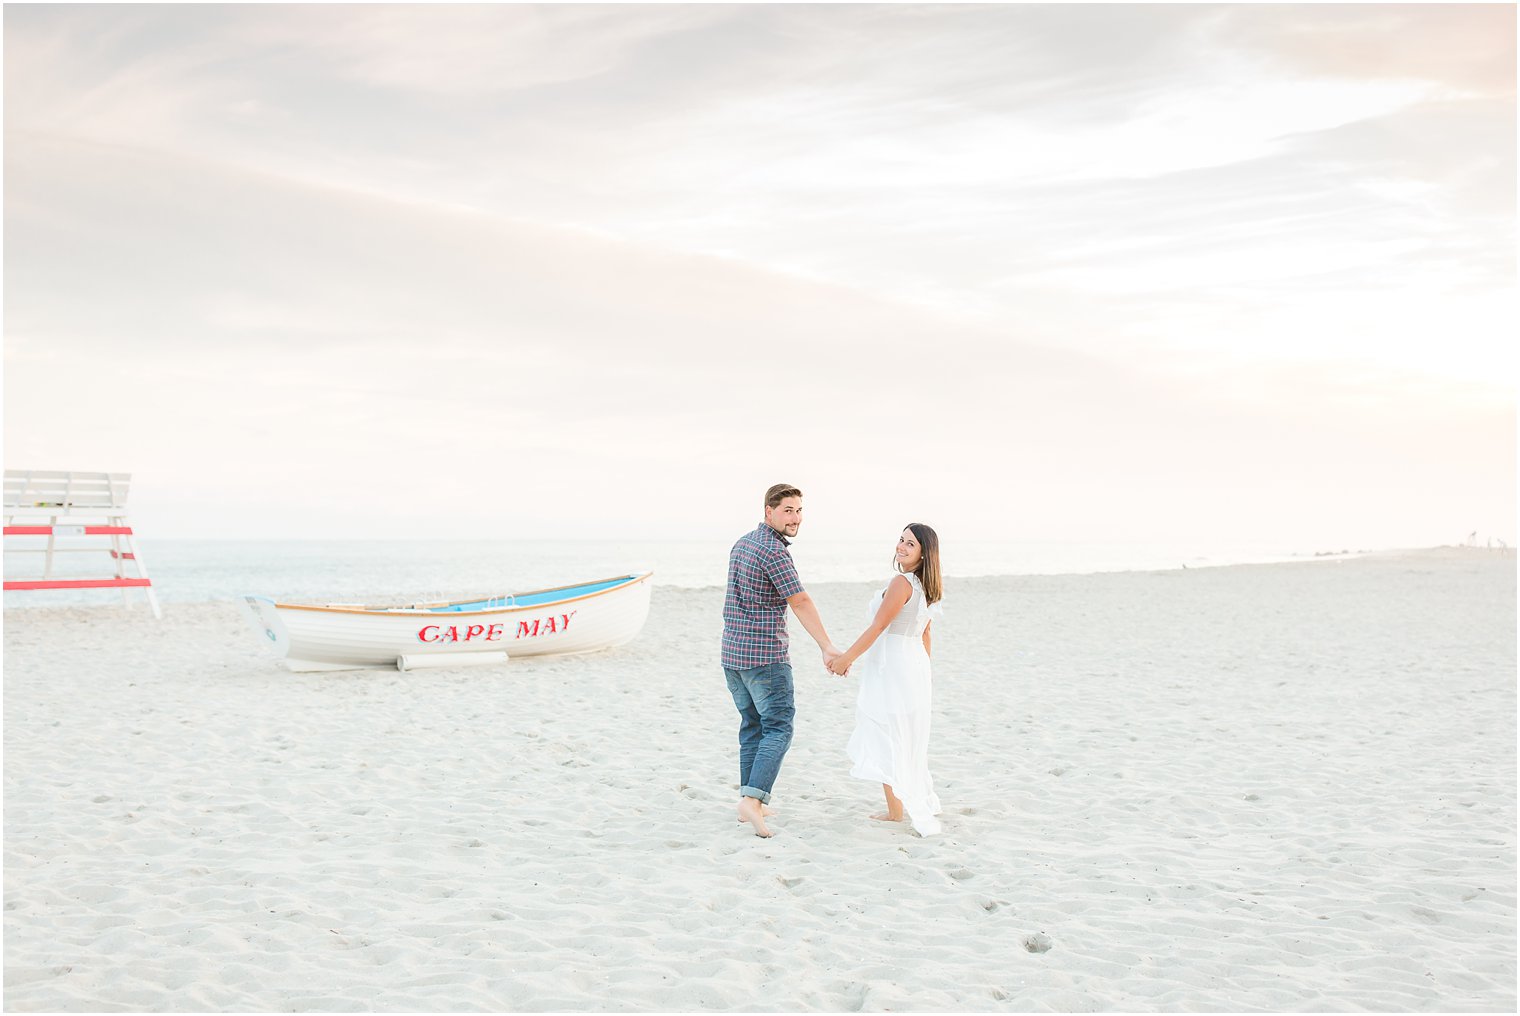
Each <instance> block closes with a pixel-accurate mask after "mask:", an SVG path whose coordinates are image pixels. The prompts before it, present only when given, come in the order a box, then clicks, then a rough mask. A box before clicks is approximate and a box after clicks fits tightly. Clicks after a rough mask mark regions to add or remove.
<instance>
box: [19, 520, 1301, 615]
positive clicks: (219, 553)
mask: <svg viewBox="0 0 1520 1016" xmlns="http://www.w3.org/2000/svg"><path fill="white" fill-rule="evenodd" d="M43 545H44V542H43V540H42V539H40V538H34V537H8V538H7V539H6V542H5V550H6V552H5V578H6V579H7V580H10V579H30V578H37V577H39V576H40V575H41V573H42V567H43V559H42V555H41V554H37V553H24V552H20V551H21V549H22V548H26V547H33V548H36V547H42V546H43ZM65 545H72V546H75V547H81V548H86V549H81V550H78V551H74V552H70V553H64V554H60V555H58V556H57V557H56V558H55V565H54V577H56V578H69V577H80V578H83V577H100V576H106V575H109V574H111V573H112V567H111V566H112V561H111V557H110V555H109V554H108V553H107V550H106V549H99V550H93V551H91V550H89V549H88V548H108V544H107V542H106V541H105V540H103V539H99V538H96V539H93V540H91V539H88V538H86V539H74V540H60V541H59V546H65ZM729 546H730V542H729V541H700V540H692V541H674V540H664V541H654V540H651V541H612V540H531V541H530V540H495V541H482V540H458V541H450V540H426V541H423V540H398V541H380V540H140V541H139V550H140V551H141V553H142V557H143V561H144V563H145V564H146V565H147V568H148V574H149V577H150V578H151V579H152V580H153V588H154V591H155V592H156V593H157V595H158V598H159V600H160V601H161V602H163V603H203V602H207V601H214V600H234V599H237V598H239V597H241V596H244V595H249V594H257V595H261V596H268V597H271V598H273V599H277V600H281V601H286V602H292V601H293V602H312V603H330V602H350V603H355V602H363V603H386V602H411V601H417V600H447V599H461V598H464V597H473V596H486V595H493V594H500V593H504V592H523V591H528V590H533V589H543V588H547V587H551V586H558V585H567V584H570V583H574V582H580V581H588V580H592V579H599V578H608V577H611V576H614V575H622V574H628V573H633V572H644V571H653V572H654V573H655V583H656V584H657V585H665V586H682V587H689V588H700V587H705V586H721V585H722V584H723V581H724V575H725V570H726V567H727V563H728V548H729ZM893 550H894V547H893V545H892V544H891V543H890V542H888V543H885V544H883V543H882V542H881V541H838V540H836V541H809V540H807V539H806V538H805V537H804V538H800V539H798V540H796V541H794V543H793V546H792V554H793V557H794V559H795V560H796V562H797V567H798V570H799V572H800V573H801V574H802V577H803V580H804V581H805V582H808V583H817V582H869V581H876V580H884V579H885V578H886V577H887V576H889V575H890V574H891V560H892V552H893ZM941 554H942V557H941V562H942V566H943V569H944V574H945V577H946V579H955V578H968V577H973V576H984V575H1048V574H1072V573H1089V572H1110V571H1154V570H1163V569H1172V568H1182V567H1184V566H1186V567H1189V568H1198V567H1209V566H1218V565H1228V564H1244V563H1262V562H1276V561H1296V560H1306V559H1312V558H1314V557H1315V556H1316V553H1315V552H1314V551H1298V550H1293V549H1289V548H1281V547H1272V546H1264V545H1249V544H1241V545H1237V546H1230V547H1176V546H1160V545H1148V546H1146V545H1135V544H1121V543H1033V542H1023V543H1019V542H1006V543H993V542H968V543H950V542H947V543H945V544H944V545H943V546H942V548H941ZM129 574H130V572H129ZM126 595H127V596H128V597H130V598H131V601H132V602H141V601H142V599H143V596H142V593H141V591H139V590H129V591H127V593H126ZM122 597H123V592H122V591H121V590H115V589H84V590H36V591H30V590H28V591H9V592H6V593H5V609H6V610H7V611H10V610H17V609H26V608H29V607H48V606H63V605H76V604H91V603H100V604H111V603H120V602H122Z"/></svg>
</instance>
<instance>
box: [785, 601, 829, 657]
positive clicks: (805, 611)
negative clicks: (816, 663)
mask: <svg viewBox="0 0 1520 1016" xmlns="http://www.w3.org/2000/svg"><path fill="white" fill-rule="evenodd" d="M786 605H787V606H789V607H791V608H792V613H794V614H796V615H797V620H799V621H801V622H802V627H803V628H806V629H807V633H808V634H809V635H811V636H813V641H814V642H816V643H818V648H819V649H822V650H823V665H824V666H825V667H827V666H828V665H829V663H830V662H831V661H832V660H833V659H834V657H836V656H838V655H839V650H838V649H835V648H834V643H833V642H832V641H831V640H830V639H829V633H828V632H826V631H824V630H823V618H821V617H819V616H818V606H817V604H815V603H813V598H812V597H811V596H809V595H808V594H807V593H806V592H805V591H804V592H800V593H794V594H792V595H791V596H788V597H787V598H786Z"/></svg>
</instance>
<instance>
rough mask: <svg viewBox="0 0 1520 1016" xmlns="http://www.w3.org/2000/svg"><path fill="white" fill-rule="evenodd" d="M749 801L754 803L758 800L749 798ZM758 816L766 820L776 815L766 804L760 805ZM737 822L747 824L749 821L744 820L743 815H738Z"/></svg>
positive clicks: (773, 809) (774, 810)
mask: <svg viewBox="0 0 1520 1016" xmlns="http://www.w3.org/2000/svg"><path fill="white" fill-rule="evenodd" d="M750 800H751V801H755V800H758V798H754V797H752V798H750ZM760 814H761V815H764V816H765V817H766V818H770V817H771V816H772V815H774V814H776V809H775V808H772V807H771V806H770V805H768V804H762V805H761V806H760ZM739 821H740V822H748V821H749V819H747V818H745V817H744V816H743V815H740V816H739Z"/></svg>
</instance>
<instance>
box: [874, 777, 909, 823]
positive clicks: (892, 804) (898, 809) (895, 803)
mask: <svg viewBox="0 0 1520 1016" xmlns="http://www.w3.org/2000/svg"><path fill="white" fill-rule="evenodd" d="M881 790H882V793H883V794H885V795H886V798H887V810H886V811H881V812H877V813H876V814H875V815H872V816H871V817H872V818H874V819H875V820H876V821H878V822H901V821H902V820H903V803H902V801H900V800H899V799H898V797H897V795H896V794H894V793H892V785H891V784H890V783H883V784H882V785H881Z"/></svg>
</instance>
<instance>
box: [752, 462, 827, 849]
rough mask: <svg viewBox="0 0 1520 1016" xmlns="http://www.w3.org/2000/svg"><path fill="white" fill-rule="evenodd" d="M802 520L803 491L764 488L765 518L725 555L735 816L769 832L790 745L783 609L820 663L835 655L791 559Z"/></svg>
mask: <svg viewBox="0 0 1520 1016" xmlns="http://www.w3.org/2000/svg"><path fill="white" fill-rule="evenodd" d="M801 525H802V491H800V490H798V489H797V488H796V487H793V486H792V485H791V484H787V483H778V484H776V485H775V486H773V487H771V489H770V490H768V491H766V492H765V521H764V522H762V523H760V525H759V526H757V527H756V528H755V530H754V532H751V533H746V534H744V535H743V536H741V537H739V542H737V543H735V544H734V547H733V550H731V551H729V554H728V591H727V593H726V594H725V596H724V598H723V673H724V674H725V675H726V676H727V677H728V690H729V693H730V694H731V695H733V697H734V705H735V706H736V707H738V710H739V820H740V821H741V822H748V823H749V824H750V825H751V826H753V827H754V829H755V835H756V836H770V835H771V831H770V830H769V829H768V828H766V825H765V816H766V815H770V814H773V813H772V811H771V809H770V808H768V807H766V805H767V803H769V801H770V799H771V787H772V786H774V785H775V782H776V774H777V773H778V772H779V771H780V770H781V760H782V758H784V757H785V755H786V749H787V747H788V746H789V745H790V744H791V743H792V717H793V714H794V709H793V707H792V665H791V663H790V661H789V659H788V657H787V632H786V608H787V607H791V608H792V610H793V611H794V612H795V613H796V614H797V620H799V621H801V622H802V627H803V628H805V629H807V633H808V634H809V635H811V636H813V641H815V642H817V643H818V647H819V648H820V649H821V650H823V665H824V667H825V668H827V667H828V665H829V664H830V663H831V662H832V661H833V659H834V657H836V656H838V655H839V650H838V649H836V648H834V643H832V642H830V641H829V636H828V633H827V632H825V631H824V630H823V620H822V619H821V618H820V617H819V616H818V608H817V607H816V606H814V604H813V598H812V597H811V596H809V595H808V594H807V593H806V592H805V591H804V590H803V588H802V580H801V579H800V578H798V577H797V566H796V565H795V564H793V563H792V555H791V552H790V551H788V550H787V548H788V547H789V546H791V541H790V540H788V539H787V537H789V536H796V535H797V530H798V528H799V527H800V526H801Z"/></svg>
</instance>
